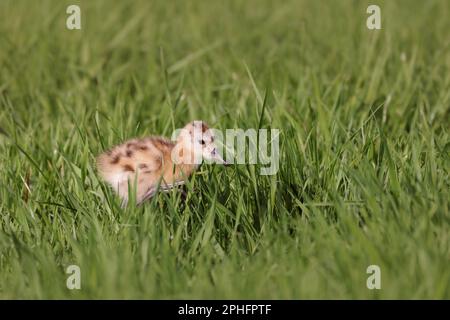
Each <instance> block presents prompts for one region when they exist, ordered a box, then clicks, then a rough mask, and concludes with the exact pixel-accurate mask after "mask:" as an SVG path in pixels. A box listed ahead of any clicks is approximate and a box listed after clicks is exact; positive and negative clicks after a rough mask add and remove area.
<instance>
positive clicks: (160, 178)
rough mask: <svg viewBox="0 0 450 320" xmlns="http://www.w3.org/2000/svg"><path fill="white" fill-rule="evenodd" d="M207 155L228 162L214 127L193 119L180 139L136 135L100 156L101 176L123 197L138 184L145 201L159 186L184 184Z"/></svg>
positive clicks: (124, 201) (138, 195)
mask: <svg viewBox="0 0 450 320" xmlns="http://www.w3.org/2000/svg"><path fill="white" fill-rule="evenodd" d="M203 159H207V160H211V161H214V162H216V163H219V164H226V162H225V161H224V160H223V159H222V157H221V156H220V154H219V153H218V151H217V147H216V145H215V143H214V135H213V132H212V130H209V128H208V126H207V125H206V124H205V123H204V122H203V121H193V122H191V123H189V124H187V125H186V126H185V127H184V128H183V129H182V130H181V132H180V134H179V136H178V138H177V140H176V142H173V141H171V140H169V139H166V138H163V137H148V138H143V139H132V140H129V141H126V142H125V143H123V144H120V145H118V146H115V147H113V148H112V149H110V150H109V151H107V152H105V153H102V154H100V155H99V156H98V157H97V168H98V171H99V173H100V176H101V177H102V178H103V179H104V180H105V181H106V182H108V183H109V184H110V185H111V187H112V188H113V189H114V191H116V192H117V194H118V195H119V196H120V197H121V199H122V205H126V204H127V202H128V200H129V194H128V190H129V187H128V186H129V185H130V186H131V187H134V186H136V189H135V190H136V202H137V204H141V203H142V202H143V201H145V200H147V199H149V198H151V197H152V196H153V195H155V193H156V192H157V191H158V185H159V189H160V190H162V191H167V190H170V189H171V188H173V187H175V186H178V185H182V184H184V182H185V180H186V179H187V178H188V177H189V176H190V175H191V174H192V173H193V172H194V171H195V170H196V169H197V168H198V166H199V165H200V163H201V162H202V160H203Z"/></svg>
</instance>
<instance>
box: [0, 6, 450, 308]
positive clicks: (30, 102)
mask: <svg viewBox="0 0 450 320" xmlns="http://www.w3.org/2000/svg"><path fill="white" fill-rule="evenodd" d="M72 4H77V5H79V6H80V8H81V19H82V29H81V30H68V29H67V28H66V19H67V17H68V15H67V14H66V8H67V6H69V5H72ZM369 4H377V5H379V6H380V8H381V18H382V29H381V30H368V29H367V27H366V19H367V17H368V16H369V15H368V14H367V13H366V8H367V6H368V5H369ZM449 16H450V2H449V1H445V0H431V1H412V0H408V1H406V0H405V1H397V0H396V1H376V2H373V1H370V2H369V1H349V0H344V1H331V0H329V1H324V0H321V1H312V0H311V1H306V0H304V1H294V0H287V1H270V0H258V1H256V0H245V1H244V0H241V1H99V0H96V1H56V0H54V1H31V0H30V1H24V0H19V1H12V0H11V1H9V0H1V1H0V68H1V69H0V70H1V72H0V129H1V130H0V298H32V299H35V298H38V299H42V298H50V299H53V298H69V299H70V298H137V299H147V298H166V299H167V298H169V299H170V298H194V299H196V298H208V299H214V298H250V299H278V298H283V299H310V298H326V299H336V298H337V299H343V298H352V299H361V298H366V299H367V298H368V299H372V298H373V299H379V298H384V299H393V298H406V299H417V298H447V299H448V298H450V286H449V282H450V269H449V268H448V265H449V262H450V249H449V244H450V234H449V222H450V213H449V211H450V206H449V199H450V192H449V189H450V188H449V186H450V179H449V168H450V156H449V153H450V137H449V127H450V116H449V106H450V103H449V102H450V90H449V89H450V77H449V66H450V53H449V49H450V48H449V44H450V38H449V30H450V20H449ZM193 119H202V120H204V121H206V122H208V123H209V124H210V125H212V126H214V127H215V128H218V129H226V128H243V129H247V128H259V127H263V128H276V129H280V130H281V145H280V156H281V162H280V170H279V172H278V173H277V175H274V176H260V175H259V174H258V173H259V169H258V166H253V165H235V166H232V167H231V168H227V169H224V168H221V167H218V166H217V167H215V166H206V165H203V166H202V167H201V169H200V170H199V172H198V173H197V174H196V175H195V176H193V177H192V178H191V180H190V183H189V186H188V189H189V192H188V193H189V196H188V198H187V199H186V200H185V201H184V200H183V199H181V197H180V194H178V193H176V192H173V193H171V194H160V195H158V196H157V197H156V198H155V199H154V200H152V201H151V202H148V203H147V204H146V205H145V206H142V207H139V208H131V207H129V208H125V209H121V208H120V203H119V200H118V199H117V198H116V197H115V196H114V194H113V192H112V191H111V190H110V189H109V188H108V187H107V186H106V185H105V184H104V183H103V182H101V181H100V180H99V178H98V177H97V175H96V170H95V163H94V159H95V156H96V155H97V154H98V153H100V152H102V151H103V150H105V149H106V148H108V147H110V146H112V145H113V144H116V143H120V142H122V141H124V140H126V139H129V138H132V137H135V136H145V135H150V134H157V135H169V136H170V134H171V132H172V131H173V130H174V129H175V128H179V127H181V126H183V125H184V124H185V123H186V122H188V121H191V120H193ZM71 264H76V265H78V266H80V268H81V287H82V288H81V290H69V289H67V287H66V279H67V277H68V275H67V274H65V270H66V268H67V266H69V265H71ZM372 264H376V265H379V266H380V267H381V279H382V280H381V281H382V284H381V285H382V288H381V290H369V289H368V288H367V287H366V279H367V277H368V276H369V275H368V274H366V268H367V267H368V266H369V265H372Z"/></svg>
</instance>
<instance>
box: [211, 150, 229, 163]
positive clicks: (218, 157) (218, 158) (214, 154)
mask: <svg viewBox="0 0 450 320" xmlns="http://www.w3.org/2000/svg"><path fill="white" fill-rule="evenodd" d="M211 155H212V158H213V159H214V162H215V163H217V164H222V165H224V166H228V165H230V164H229V163H228V162H226V161H225V160H224V159H223V158H222V156H221V155H220V154H219V153H218V152H217V151H216V149H215V148H214V150H213V151H212V153H211Z"/></svg>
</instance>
